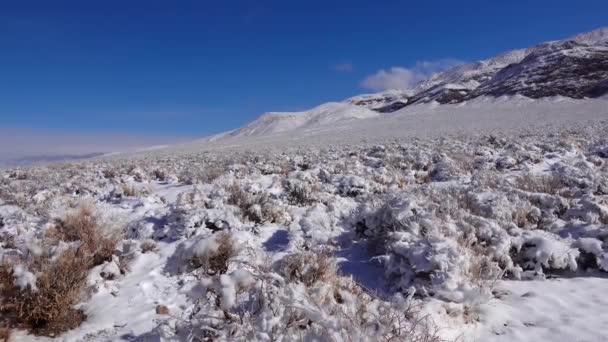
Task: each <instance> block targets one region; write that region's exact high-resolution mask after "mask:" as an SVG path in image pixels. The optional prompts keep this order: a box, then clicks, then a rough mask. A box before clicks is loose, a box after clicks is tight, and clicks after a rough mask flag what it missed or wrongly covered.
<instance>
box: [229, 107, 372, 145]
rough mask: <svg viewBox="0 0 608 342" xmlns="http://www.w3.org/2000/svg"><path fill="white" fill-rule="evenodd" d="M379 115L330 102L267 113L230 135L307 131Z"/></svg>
mask: <svg viewBox="0 0 608 342" xmlns="http://www.w3.org/2000/svg"><path fill="white" fill-rule="evenodd" d="M378 115H379V114H378V113H376V112H374V111H372V110H369V109H367V108H364V107H359V106H354V105H350V104H347V103H331V102H330V103H326V104H323V105H320V106H318V107H315V108H313V109H310V110H307V111H304V112H292V113H289V112H288V113H266V114H264V115H262V116H261V117H260V118H258V119H256V120H254V121H253V122H251V123H249V124H248V125H246V126H245V127H243V128H240V129H238V130H236V131H234V132H232V133H231V134H230V136H232V137H240V136H259V135H265V134H273V133H280V132H285V131H293V130H299V131H306V130H311V129H315V128H319V127H323V126H326V125H335V124H339V123H342V122H345V121H346V122H347V121H349V120H353V119H367V118H374V117H377V116H378Z"/></svg>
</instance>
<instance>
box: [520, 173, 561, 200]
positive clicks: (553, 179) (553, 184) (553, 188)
mask: <svg viewBox="0 0 608 342" xmlns="http://www.w3.org/2000/svg"><path fill="white" fill-rule="evenodd" d="M515 186H516V187H517V188H518V189H520V190H524V191H528V192H540V193H545V194H551V195H555V194H557V193H558V192H559V191H560V190H561V189H563V188H564V183H563V182H562V180H561V179H560V178H559V176H557V175H555V174H550V175H541V176H535V175H531V174H529V173H527V174H525V175H523V176H522V177H520V178H518V179H517V181H516V184H515Z"/></svg>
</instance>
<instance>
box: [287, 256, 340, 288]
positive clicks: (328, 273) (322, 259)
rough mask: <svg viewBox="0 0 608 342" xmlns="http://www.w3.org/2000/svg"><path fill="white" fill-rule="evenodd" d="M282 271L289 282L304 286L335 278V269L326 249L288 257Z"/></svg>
mask: <svg viewBox="0 0 608 342" xmlns="http://www.w3.org/2000/svg"><path fill="white" fill-rule="evenodd" d="M282 271H283V274H284V275H285V277H286V278H287V279H289V280H290V281H297V282H300V283H303V284H305V285H306V286H312V285H313V284H314V283H316V282H317V281H329V280H331V279H332V278H335V277H336V267H335V265H334V263H333V262H332V258H331V252H330V251H329V249H327V248H325V249H320V250H318V251H306V252H300V253H294V254H291V255H289V256H288V257H286V261H285V265H284V266H283V270H282Z"/></svg>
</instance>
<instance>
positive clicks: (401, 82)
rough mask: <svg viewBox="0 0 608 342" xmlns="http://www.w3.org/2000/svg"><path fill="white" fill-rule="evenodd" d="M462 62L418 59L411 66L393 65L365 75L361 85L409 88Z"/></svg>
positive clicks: (375, 87) (377, 88)
mask: <svg viewBox="0 0 608 342" xmlns="http://www.w3.org/2000/svg"><path fill="white" fill-rule="evenodd" d="M462 63H463V62H461V61H459V60H455V59H441V60H437V61H419V62H416V64H415V65H414V66H413V67H411V68H404V67H398V66H395V67H391V68H390V69H388V70H384V69H383V70H379V71H378V72H376V73H375V74H373V75H370V76H368V77H366V78H365V79H364V80H363V81H362V82H361V86H363V87H364V88H367V89H371V90H376V91H382V90H387V89H411V88H413V87H414V86H415V85H416V84H417V83H418V82H420V81H424V80H426V79H427V78H429V77H431V76H432V75H433V74H436V73H438V72H441V71H444V70H447V69H449V68H452V67H454V66H456V65H459V64H462Z"/></svg>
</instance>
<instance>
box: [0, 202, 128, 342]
mask: <svg viewBox="0 0 608 342" xmlns="http://www.w3.org/2000/svg"><path fill="white" fill-rule="evenodd" d="M118 239H119V236H118V235H117V234H106V233H105V232H103V231H102V228H101V226H100V224H99V219H98V218H97V216H95V210H94V208H93V207H92V206H89V205H84V206H82V207H81V208H80V210H78V211H77V212H76V213H74V214H69V215H67V216H66V217H65V218H63V219H59V220H57V221H56V222H55V227H54V228H52V229H51V230H50V231H49V232H48V234H47V235H46V237H45V240H43V241H42V244H43V246H44V248H43V252H42V253H41V254H39V255H27V256H24V257H22V258H21V260H11V261H5V263H4V264H2V265H0V313H1V314H2V316H3V317H4V318H5V319H6V320H7V321H8V326H9V327H10V328H14V327H16V328H24V329H28V330H29V331H31V332H32V333H34V334H37V335H46V336H56V335H58V334H60V333H62V332H65V331H67V330H70V329H73V328H75V327H77V326H78V325H80V323H81V322H82V321H84V320H85V319H86V316H85V314H84V313H83V312H82V311H81V310H78V309H75V308H74V305H76V304H78V303H79V302H80V301H81V300H82V298H83V294H84V289H85V287H86V279H87V276H88V273H89V270H90V269H91V268H93V267H95V266H97V265H100V264H102V263H103V262H104V261H107V260H111V258H112V255H113V252H114V250H115V248H116V244H117V242H118ZM58 241H65V242H74V241H80V242H81V243H80V244H79V245H78V244H72V245H69V247H67V249H65V250H64V251H63V252H61V254H54V253H52V252H51V251H53V250H54V248H52V247H53V246H55V245H56V244H57V242H58ZM17 265H21V266H23V267H24V268H26V269H27V270H28V271H29V272H31V273H32V274H34V275H35V277H36V280H35V285H36V286H35V288H32V287H31V286H29V285H28V287H27V288H20V287H19V286H17V284H15V279H14V267H15V266H17Z"/></svg>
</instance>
